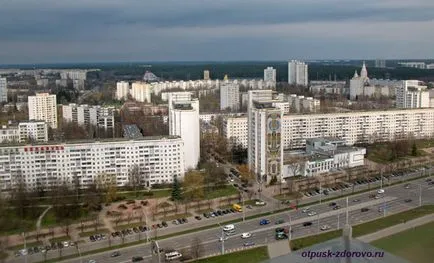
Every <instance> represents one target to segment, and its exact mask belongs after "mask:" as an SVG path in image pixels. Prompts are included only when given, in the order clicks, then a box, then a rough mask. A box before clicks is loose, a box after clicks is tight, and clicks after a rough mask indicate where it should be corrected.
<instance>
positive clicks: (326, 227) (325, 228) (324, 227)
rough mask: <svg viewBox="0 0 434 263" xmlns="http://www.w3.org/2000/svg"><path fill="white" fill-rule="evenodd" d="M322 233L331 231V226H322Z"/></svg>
mask: <svg viewBox="0 0 434 263" xmlns="http://www.w3.org/2000/svg"><path fill="white" fill-rule="evenodd" d="M320 229H321V230H322V231H326V230H329V229H330V226H329V225H323V226H321V228H320Z"/></svg>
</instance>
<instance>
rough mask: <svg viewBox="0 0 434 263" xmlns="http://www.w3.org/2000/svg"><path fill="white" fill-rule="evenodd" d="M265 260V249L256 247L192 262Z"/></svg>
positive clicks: (216, 262)
mask: <svg viewBox="0 0 434 263" xmlns="http://www.w3.org/2000/svg"><path fill="white" fill-rule="evenodd" d="M267 259H268V251H267V247H257V248H252V249H249V250H244V251H239V252H235V253H230V254H226V255H223V256H216V257H211V258H204V259H199V260H196V261H193V262H195V263H228V262H246V263H247V262H248V263H255V262H261V261H264V260H267Z"/></svg>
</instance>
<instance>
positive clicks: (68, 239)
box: [50, 236, 71, 243]
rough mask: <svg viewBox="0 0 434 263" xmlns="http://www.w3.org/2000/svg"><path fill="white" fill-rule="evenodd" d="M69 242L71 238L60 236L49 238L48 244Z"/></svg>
mask: <svg viewBox="0 0 434 263" xmlns="http://www.w3.org/2000/svg"><path fill="white" fill-rule="evenodd" d="M70 240H71V237H69V236H61V237H55V238H50V243H52V242H62V241H70Z"/></svg>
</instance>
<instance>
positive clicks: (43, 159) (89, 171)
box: [0, 136, 184, 190]
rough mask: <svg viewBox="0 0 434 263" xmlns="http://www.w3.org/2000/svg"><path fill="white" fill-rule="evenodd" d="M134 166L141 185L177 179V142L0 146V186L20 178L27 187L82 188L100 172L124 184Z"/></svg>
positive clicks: (179, 142) (8, 185) (179, 155)
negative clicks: (58, 185)
mask: <svg viewBox="0 0 434 263" xmlns="http://www.w3.org/2000/svg"><path fill="white" fill-rule="evenodd" d="M135 166H137V167H138V171H139V175H140V183H141V185H142V186H146V187H150V186H152V185H153V184H161V183H171V182H172V180H173V177H174V175H176V176H178V177H180V178H181V179H182V178H183V175H184V155H183V142H182V140H181V139H180V138H179V137H173V136H168V137H145V138H142V139H136V140H128V139H116V140H107V141H93V142H90V141H88V142H70V143H63V144H40V145H17V146H4V147H0V187H1V188H2V190H7V189H10V188H13V187H14V185H15V184H16V183H17V182H18V181H19V179H21V180H22V181H23V182H24V183H25V184H26V186H27V187H28V189H36V188H37V187H38V186H42V187H43V188H45V189H49V187H51V186H53V185H55V184H57V183H62V182H65V183H68V184H71V185H73V184H74V183H75V182H77V181H78V183H79V185H80V186H81V187H83V188H85V187H87V186H88V185H90V184H92V183H94V182H96V180H97V179H98V176H100V175H101V174H106V175H109V176H114V178H115V179H116V185H117V186H125V185H127V184H128V182H129V173H130V171H131V169H132V168H133V167H135Z"/></svg>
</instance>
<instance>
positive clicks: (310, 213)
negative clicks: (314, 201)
mask: <svg viewBox="0 0 434 263" xmlns="http://www.w3.org/2000/svg"><path fill="white" fill-rule="evenodd" d="M307 215H308V216H314V215H316V212H315V211H310V212H309V213H307Z"/></svg>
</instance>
